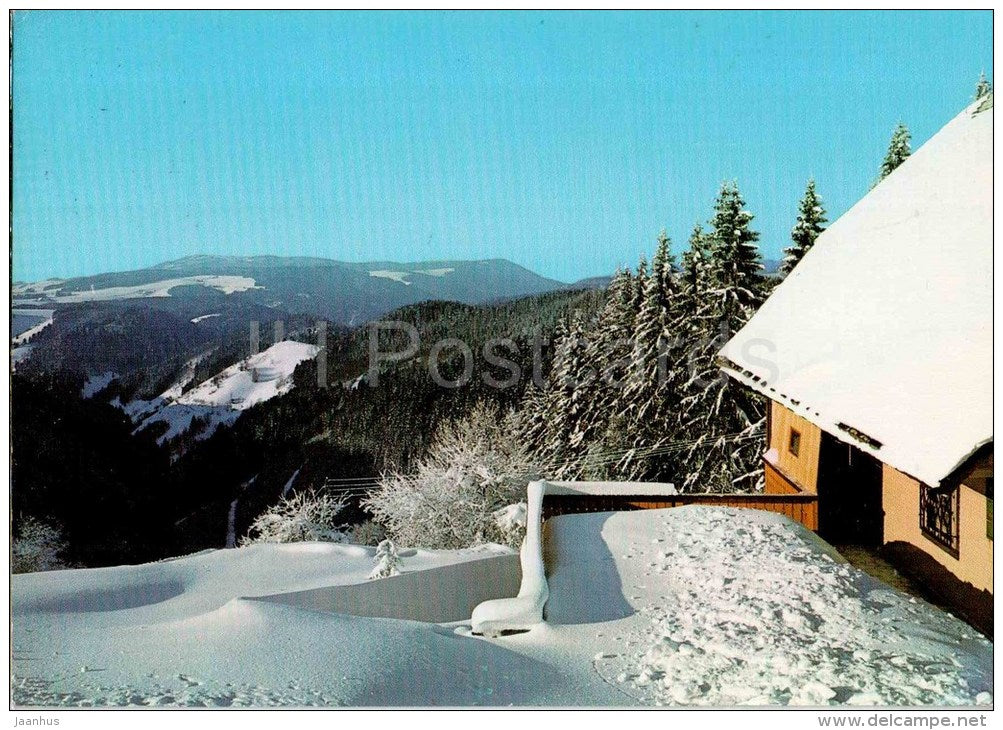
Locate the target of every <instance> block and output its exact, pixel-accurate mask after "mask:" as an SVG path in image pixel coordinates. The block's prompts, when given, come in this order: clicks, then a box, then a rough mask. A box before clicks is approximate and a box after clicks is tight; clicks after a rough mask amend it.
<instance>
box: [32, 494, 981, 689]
mask: <svg viewBox="0 0 1003 730" xmlns="http://www.w3.org/2000/svg"><path fill="white" fill-rule="evenodd" d="M547 532H548V535H549V537H548V542H547V552H546V562H547V573H548V580H549V585H550V599H549V601H548V603H547V606H546V612H545V615H546V622H545V623H543V624H540V625H538V626H537V627H535V628H533V629H532V630H530V631H528V632H525V633H521V634H516V635H510V636H505V637H501V638H496V639H487V638H477V637H474V636H472V635H471V634H470V629H469V622H465V621H460V620H458V618H460V617H463V616H469V613H470V610H471V609H472V607H473V605H475V604H476V603H477V602H479V601H480V600H485V599H488V598H495V597H502V596H511V595H514V592H515V591H516V590H517V589H518V580H517V578H518V573H517V571H518V567H517V566H518V563H517V558H516V556H515V555H514V554H512V553H511V552H507V553H506V554H504V555H500V554H497V553H496V552H483V551H482V552H478V551H453V552H446V551H442V552H438V551H413V550H412V551H407V550H402V551H401V555H402V558H403V563H402V568H403V570H404V571H405V572H404V574H403V575H401V576H396V577H393V578H387V579H383V580H377V581H366V575H368V572H369V571H370V570H371V568H372V565H373V555H374V552H375V551H374V549H373V548H364V547H359V546H345V545H332V544H320V543H302V544H298V545H255V546H251V547H248V548H240V549H237V550H223V551H209V552H206V553H202V554H197V555H194V556H190V557H186V558H180V559H177V560H173V561H166V562H161V563H155V564H151V565H142V566H132V567H120V568H107V569H98V570H76V571H63V572H55V573H42V574H33V575H19V576H14V579H13V586H12V589H13V611H14V618H13V641H14V663H13V667H14V675H15V678H14V685H13V691H14V701H15V703H17V704H20V705H32V704H42V705H54V704H61V705H62V704H65V705H82V704H95V705H107V704H115V705H168V706H171V705H210V706H214V705H258V706H265V705H350V706H366V705H383V706H387V705H391V706H399V705H410V706H413V705H419V706H426V705H452V706H470V705H492V706H499V705H502V706H503V705H509V704H517V705H534V706H556V705H574V706H612V705H656V704H673V705H714V706H730V705H740V704H762V703H767V704H778V705H787V704H809V705H831V704H844V703H845V704H851V703H852V704H896V705H959V704H974V703H976V702H978V703H979V704H990V703H991V702H992V696H991V695H990V694H988V693H989V692H991V688H992V645H991V644H990V643H989V642H988V641H986V640H985V639H983V638H981V637H980V636H979V635H978V634H976V633H975V631H974V630H972V629H970V628H969V627H968V626H967V625H966V624H964V623H962V622H961V621H958V620H957V619H954V618H953V617H951V616H949V615H947V614H945V613H943V612H942V611H940V610H939V609H937V608H934V607H932V606H930V605H928V604H926V603H923V602H922V601H917V600H916V599H912V598H910V597H908V596H905V595H903V594H901V593H898V592H897V591H895V590H893V589H891V588H889V587H887V586H885V585H884V584H882V583H880V582H878V581H877V580H875V579H873V578H871V577H869V576H867V575H866V574H864V573H861V572H860V571H858V570H856V569H855V568H853V567H852V566H850V565H849V564H847V563H845V562H843V561H842V560H841V559H840V557H839V556H838V554H836V553H835V552H834V551H833V550H832V549H831V548H830V547H829V546H827V545H825V543H822V542H821V541H820V540H818V538H816V537H815V536H814V535H812V534H811V533H809V532H807V531H806V530H805V529H804V528H802V527H801V526H800V525H797V524H795V523H793V522H791V521H790V520H787V519H786V518H784V517H782V516H779V515H773V514H769V513H764V512H755V511H750V510H738V509H730V508H715V507H700V506H692V507H679V508H675V509H670V510H648V511H638V512H621V513H599V514H583V515H564V516H560V517H557V518H554V519H552V520H550V521H548V523H547ZM478 558H483V559H480V560H479V559H478Z"/></svg>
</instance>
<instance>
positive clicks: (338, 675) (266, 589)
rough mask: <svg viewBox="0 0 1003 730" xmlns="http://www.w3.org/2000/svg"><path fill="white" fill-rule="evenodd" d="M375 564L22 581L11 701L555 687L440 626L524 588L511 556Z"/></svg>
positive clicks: (421, 700) (238, 556) (256, 700)
mask: <svg viewBox="0 0 1003 730" xmlns="http://www.w3.org/2000/svg"><path fill="white" fill-rule="evenodd" d="M374 555H375V548H370V547H361V546H355V545H333V544H324V543H300V544H295V545H275V544H269V545H264V544H263V545H254V546H250V547H246V548H239V549H236V550H216V551H207V552H204V553H200V554H196V555H193V556H189V557H185V558H180V559H177V560H171V561H165V562H160V563H153V564H148V565H140V566H126V567H118V568H102V569H94V570H71V571H59V572H50V573H36V574H29V575H18V576H14V579H13V586H14V587H13V592H14V598H13V613H14V617H13V626H14V629H13V635H14V638H13V648H14V660H13V667H14V669H13V673H14V679H13V685H12V686H13V696H14V702H15V704H17V705H20V706H32V705H44V706H52V705H74V706H80V705H85V706H86V705H97V706H107V705H152V706H178V705H181V706H210V707H212V706H231V705H236V706H239V705H254V706H269V705H286V706H290V705H293V706H303V705H333V706H337V705H354V706H360V705H413V704H418V705H437V704H450V705H468V704H507V703H508V702H511V701H513V699H514V698H515V697H516V696H517V693H519V694H521V692H522V689H521V687H522V684H523V682H524V681H525V682H529V683H531V684H534V685H537V684H538V685H539V686H543V687H545V686H547V685H548V684H549V682H548V679H547V672H546V668H545V667H542V666H536V665H534V663H533V662H531V661H528V660H525V659H523V658H521V657H518V656H517V655H513V654H511V653H510V652H508V651H507V650H506V649H504V648H503V647H498V646H492V645H491V644H488V643H486V642H483V641H481V640H479V639H475V638H470V637H463V636H459V635H457V634H456V633H455V631H454V628H452V627H451V626H449V625H442V624H440V623H430V622H429V620H437V621H442V620H443V618H444V617H445V618H446V619H447V620H454V619H455V618H456V617H457V616H464V615H469V612H470V610H471V608H472V607H473V605H474V604H475V603H476V602H478V601H480V600H484V599H485V598H490V597H493V596H496V595H498V593H497V592H498V591H502V592H505V591H510V590H514V589H515V587H516V586H517V584H518V568H517V561H516V557H515V555H514V554H513V553H512V551H510V550H508V549H506V548H501V547H499V546H493V547H488V548H484V549H480V550H463V551H424V550H410V551H402V564H401V569H402V571H403V572H402V574H401V575H399V576H395V577H392V578H386V579H383V580H376V581H368V580H367V576H368V574H369V572H370V570H371V569H372V567H373V558H374ZM250 596H257V598H252V597H250ZM332 607H334V608H337V609H338V610H337V612H335V611H333V610H331V608H332ZM372 613H377V614H379V615H383V616H385V615H389V614H396V615H398V616H400V618H380V617H373V616H371V615H366V614H372ZM353 614H355V615H353ZM496 673H497V674H496ZM506 687H507V689H506Z"/></svg>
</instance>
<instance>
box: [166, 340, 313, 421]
mask: <svg viewBox="0 0 1003 730" xmlns="http://www.w3.org/2000/svg"><path fill="white" fill-rule="evenodd" d="M319 351H320V348H318V347H317V346H316V345H308V344H305V343H303V342H293V341H284V342H277V343H275V344H274V345H272V346H271V347H269V348H268V349H267V350H265V351H264V352H259V353H258V354H257V355H252V356H251V357H249V358H246V359H245V360H241V361H240V362H239V363H237V364H236V365H231V366H230V367H228V368H226V369H225V370H223V371H222V372H220V373H218V374H217V375H214V376H213V377H212V378H210V379H209V380H206V381H205V382H204V383H201V384H200V385H198V386H197V387H195V388H192V389H191V390H190V391H188V392H187V393H185V394H184V395H182V396H181V397H180V398H178V399H177V402H178V403H180V404H183V405H200V406H229V407H231V408H235V409H237V410H244V409H246V408H250V407H251V406H253V405H257V404H258V403H262V402H264V401H266V400H269V399H270V398H274V397H275V396H277V395H282V394H283V393H287V392H289V390H291V389H292V380H291V376H292V374H293V371H294V370H295V369H296V366H297V365H299V364H300V363H301V362H303V361H305V360H310V359H312V358H314V357H316V356H317V353H318V352H319Z"/></svg>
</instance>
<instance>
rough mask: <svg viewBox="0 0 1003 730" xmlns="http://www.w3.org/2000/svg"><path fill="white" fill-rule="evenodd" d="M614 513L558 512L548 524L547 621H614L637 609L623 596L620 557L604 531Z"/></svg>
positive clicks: (546, 560)
mask: <svg viewBox="0 0 1003 730" xmlns="http://www.w3.org/2000/svg"><path fill="white" fill-rule="evenodd" d="M613 514H614V513H612V512H598V513H594V514H575V515H563V516H560V517H554V518H552V519H550V520H547V522H546V523H545V524H544V531H545V536H544V551H543V552H544V562H545V564H546V568H547V584H548V585H549V587H550V598H549V599H548V601H547V605H546V607H545V608H544V617H545V618H546V620H547V623H549V624H590V623H599V622H602V621H616V620H618V619H622V618H627V617H628V616H633V615H634V613H636V611H635V610H634V607H633V606H631V605H630V603H628V602H627V599H626V597H625V596H624V595H623V581H622V579H621V577H620V573H619V571H617V568H616V561H615V559H614V557H613V554H612V553H611V552H610V549H609V546H608V545H607V544H606V541H605V540H604V539H603V536H602V528H603V525H604V524H605V523H606V520H608V519H609V518H610V517H612V516H613Z"/></svg>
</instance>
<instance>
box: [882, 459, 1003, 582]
mask: <svg viewBox="0 0 1003 730" xmlns="http://www.w3.org/2000/svg"><path fill="white" fill-rule="evenodd" d="M883 468H884V474H883V480H884V489H883V507H884V511H885V542H886V543H887V542H894V541H896V540H901V541H903V542H907V543H909V544H911V545H915V546H916V547H918V548H919V549H921V550H922V551H923V552H925V553H928V554H929V555H930V556H931V557H932V558H933V559H934V560H936V561H937V562H938V563H940V564H941V565H943V566H944V567H945V568H947V569H948V570H950V571H951V572H952V573H954V575H956V576H957V577H958V578H960V579H961V580H963V581H965V582H966V583H971V584H972V585H973V586H975V587H976V588H978V589H979V590H987V591H989V592H992V590H993V541H992V540H990V539H989V538H988V537H986V498H985V495H984V493H981V491H976V490H981V489H983V487H982V484H981V483H980V484H976V485H975V488H974V489H973V488H972V487H970V486H968V485H966V484H962V485H961V486H960V487H959V489H960V490H961V495H960V504H959V508H958V510H959V511H958V537H959V539H958V557H957V558H955V557H953V556H952V555H951V554H950V553H948V552H947V551H945V550H944V549H943V548H942V547H940V546H939V545H937V543H935V542H933V541H932V540H929V539H928V538H926V537H925V536H924V535H923V532H922V530H920V526H919V490H920V484H919V482H918V481H916V480H915V479H913V478H912V477H908V476H906V475H905V474H903V473H902V472H900V471H898V470H896V469H893V468H892V467H890V466H888V465H887V464H884V465H883Z"/></svg>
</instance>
